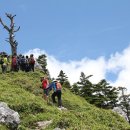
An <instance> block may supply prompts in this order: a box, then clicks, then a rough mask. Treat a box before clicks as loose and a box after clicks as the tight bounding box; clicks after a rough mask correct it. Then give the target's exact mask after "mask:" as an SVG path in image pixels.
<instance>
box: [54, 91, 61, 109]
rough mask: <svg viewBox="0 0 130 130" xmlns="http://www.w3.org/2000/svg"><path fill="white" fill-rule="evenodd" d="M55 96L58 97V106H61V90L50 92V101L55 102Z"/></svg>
mask: <svg viewBox="0 0 130 130" xmlns="http://www.w3.org/2000/svg"><path fill="white" fill-rule="evenodd" d="M55 96H57V98H58V106H59V107H60V106H62V101H61V90H57V91H56V92H54V93H53V94H52V101H53V103H56V100H55Z"/></svg>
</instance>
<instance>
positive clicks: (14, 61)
mask: <svg viewBox="0 0 130 130" xmlns="http://www.w3.org/2000/svg"><path fill="white" fill-rule="evenodd" d="M0 64H1V69H2V73H6V72H7V70H8V68H10V71H15V72H18V71H19V70H22V71H25V72H29V71H33V72H34V65H35V59H34V57H33V54H31V55H30V57H29V56H24V55H21V54H20V55H18V56H17V55H13V56H8V55H7V54H3V55H0Z"/></svg>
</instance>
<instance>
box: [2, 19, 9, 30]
mask: <svg viewBox="0 0 130 130" xmlns="http://www.w3.org/2000/svg"><path fill="white" fill-rule="evenodd" d="M0 23H1V24H2V25H3V27H4V28H5V29H6V30H7V31H8V32H9V31H10V30H9V28H8V26H6V25H5V24H4V23H3V21H2V19H1V18H0Z"/></svg>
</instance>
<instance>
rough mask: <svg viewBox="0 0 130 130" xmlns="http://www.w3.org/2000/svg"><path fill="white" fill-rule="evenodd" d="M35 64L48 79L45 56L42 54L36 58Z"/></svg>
mask: <svg viewBox="0 0 130 130" xmlns="http://www.w3.org/2000/svg"><path fill="white" fill-rule="evenodd" d="M37 62H38V63H39V64H40V66H41V67H42V70H43V72H44V73H45V74H46V75H47V76H48V77H50V73H49V70H48V69H47V56H46V55H45V54H42V55H40V56H39V57H38V59H37Z"/></svg>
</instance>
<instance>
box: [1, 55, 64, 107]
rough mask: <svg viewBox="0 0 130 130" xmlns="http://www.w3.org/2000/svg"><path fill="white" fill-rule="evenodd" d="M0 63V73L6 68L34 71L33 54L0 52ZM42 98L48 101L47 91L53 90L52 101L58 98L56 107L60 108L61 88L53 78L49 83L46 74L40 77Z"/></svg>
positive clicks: (5, 70)
mask: <svg viewBox="0 0 130 130" xmlns="http://www.w3.org/2000/svg"><path fill="white" fill-rule="evenodd" d="M0 65H1V69H2V73H6V72H7V70H9V68H10V71H14V72H18V71H19V70H21V71H25V72H29V71H33V72H34V65H35V59H34V56H33V54H31V55H30V57H29V56H24V55H21V54H20V55H13V56H8V55H7V54H0ZM41 82H42V89H43V96H42V97H43V98H44V99H45V100H46V101H47V103H49V93H50V92H51V90H53V93H52V95H51V99H52V103H54V104H55V103H57V101H56V97H57V99H58V107H60V108H62V100H61V90H62V86H61V84H60V82H59V81H57V80H53V81H52V82H51V83H49V78H48V77H47V76H44V77H43V76H42V77H41Z"/></svg>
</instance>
